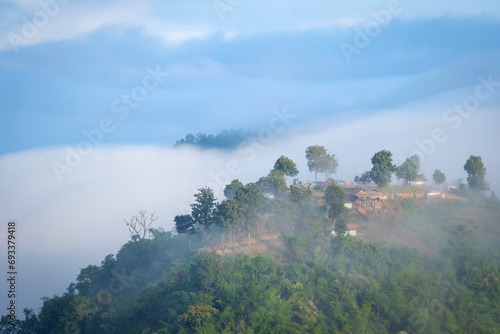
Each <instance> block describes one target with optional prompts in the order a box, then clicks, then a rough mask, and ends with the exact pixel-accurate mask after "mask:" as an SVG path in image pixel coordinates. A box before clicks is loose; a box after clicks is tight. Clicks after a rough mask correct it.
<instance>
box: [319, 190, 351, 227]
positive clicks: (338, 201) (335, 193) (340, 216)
mask: <svg viewBox="0 0 500 334" xmlns="http://www.w3.org/2000/svg"><path fill="white" fill-rule="evenodd" d="M325 204H326V205H327V206H328V218H330V219H331V220H332V222H333V223H334V224H335V233H337V235H344V234H345V232H346V231H347V224H346V222H347V216H348V210H347V208H346V207H345V205H344V204H345V192H344V190H343V189H342V188H340V187H339V186H338V185H336V184H331V185H329V186H328V187H326V190H325Z"/></svg>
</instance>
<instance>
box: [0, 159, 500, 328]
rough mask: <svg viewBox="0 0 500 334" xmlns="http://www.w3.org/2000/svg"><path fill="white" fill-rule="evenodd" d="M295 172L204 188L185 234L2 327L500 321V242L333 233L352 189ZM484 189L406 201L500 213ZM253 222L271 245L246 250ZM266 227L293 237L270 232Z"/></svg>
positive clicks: (127, 247)
mask: <svg viewBox="0 0 500 334" xmlns="http://www.w3.org/2000/svg"><path fill="white" fill-rule="evenodd" d="M389 158H390V157H389ZM283 175H284V174H283V172H278V171H276V170H274V171H272V172H271V173H270V175H269V176H268V177H266V178H262V179H261V180H260V181H259V182H257V183H248V184H246V185H244V184H243V183H241V182H240V181H238V180H234V181H233V182H232V183H231V184H229V185H228V186H227V187H226V189H225V191H224V194H225V195H226V197H227V198H226V199H225V200H223V201H222V202H220V203H216V202H215V198H214V196H213V192H212V191H211V190H210V189H209V188H202V189H199V192H198V193H196V194H195V196H194V203H193V205H192V213H191V214H190V215H183V216H177V217H175V218H174V221H175V228H176V230H177V232H178V234H175V235H174V234H173V233H172V232H166V231H164V230H162V229H150V230H149V236H148V237H145V238H132V239H131V240H130V241H129V242H127V243H126V244H124V245H123V246H122V247H121V249H120V250H119V251H118V253H117V254H116V256H115V255H113V254H110V255H108V256H106V257H105V259H104V260H103V261H102V262H101V264H100V265H89V266H87V267H86V268H83V269H81V271H80V274H79V275H78V276H77V277H76V282H75V283H71V284H70V285H69V287H68V289H67V292H66V293H64V294H63V295H62V296H53V297H52V298H45V299H44V302H43V307H42V308H41V310H40V312H39V313H38V314H36V313H35V312H33V311H32V310H25V316H26V320H24V321H19V320H18V321H17V326H15V327H12V326H10V325H7V323H8V319H7V317H5V316H3V317H2V319H1V322H0V331H1V333H40V334H48V333H54V334H55V333H57V334H59V333H81V334H86V333H141V334H143V333H150V334H151V333H400V332H407V333H499V332H500V320H499V319H500V271H499V268H500V257H499V255H498V254H499V252H498V251H497V249H496V248H495V249H492V248H491V247H490V248H487V249H481V250H479V249H478V248H476V246H475V245H474V243H473V236H472V235H471V234H470V233H463V234H457V235H456V237H454V238H453V240H448V241H447V242H443V243H442V247H441V248H440V251H439V252H437V253H436V254H435V256H434V257H426V256H423V255H421V254H420V253H418V252H417V251H416V250H415V249H412V248H409V247H408V246H387V245H385V244H382V243H367V242H363V241H362V240H361V239H359V238H357V237H352V236H350V235H345V234H344V233H337V234H336V235H337V236H335V237H332V236H331V235H330V231H331V229H332V227H333V226H334V225H335V228H336V230H337V232H342V231H344V230H345V228H346V225H345V222H346V220H347V219H348V215H349V214H348V210H347V209H346V208H345V206H344V201H345V196H346V195H345V193H344V190H343V189H342V188H340V187H338V186H337V185H335V184H331V185H329V186H328V187H326V188H325V189H322V190H317V191H315V192H313V191H312V189H311V186H310V185H308V184H304V183H302V182H300V181H299V180H298V179H295V180H293V183H292V185H291V186H290V187H287V186H286V184H285V183H284V177H283ZM474 194H475V193H474ZM474 196H476V197H470V200H469V201H467V202H465V201H451V200H450V201H448V202H446V203H447V204H444V206H443V204H439V203H438V202H436V203H434V204H431V205H429V206H428V209H427V210H426V209H424V207H423V206H419V207H417V206H415V204H414V199H406V200H404V201H399V202H394V203H393V205H394V206H395V208H394V210H395V212H398V214H406V215H407V216H408V217H407V218H408V219H411V218H412V217H420V218H421V219H423V220H429V221H430V220H433V222H432V224H433V225H436V224H438V223H439V222H440V221H448V220H450V219H453V217H454V216H452V214H453V211H457V210H451V209H450V207H457V206H460V205H464V206H469V207H470V209H471V210H472V209H474V210H480V211H481V212H482V214H483V215H488V214H489V213H492V212H494V213H495V215H491V217H498V215H499V214H500V213H499V212H498V211H499V205H498V200H497V199H496V197H493V196H492V197H491V198H489V199H485V198H482V197H480V196H481V195H478V194H475V195H474ZM426 215H429V216H428V217H427V216H426ZM201 230H204V233H198V232H200V231H201ZM209 231H210V233H209ZM228 232H229V233H230V236H231V238H230V240H231V249H232V251H229V249H226V248H227V245H225V244H224V241H225V240H226V239H227V238H226V234H227V233H228ZM251 232H252V233H253V234H254V235H255V238H257V240H259V241H257V242H254V244H256V245H265V244H267V245H270V247H269V248H266V251H263V252H254V253H253V256H249V255H245V254H244V252H240V253H237V252H233V251H234V249H235V247H236V246H238V247H240V249H243V247H247V248H246V250H247V251H248V252H251V251H252V248H251V242H250V241H251ZM209 235H210V237H209ZM266 235H267V236H278V235H280V236H281V237H279V239H278V240H277V241H275V242H274V243H271V242H270V241H269V239H268V238H267V239H266V238H264V237H265V236H266ZM271 246H272V247H274V250H272V247H271ZM281 246H283V247H281Z"/></svg>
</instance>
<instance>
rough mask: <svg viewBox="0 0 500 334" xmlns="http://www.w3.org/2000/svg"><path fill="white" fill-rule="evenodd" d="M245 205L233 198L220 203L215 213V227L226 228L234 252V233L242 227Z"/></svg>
mask: <svg viewBox="0 0 500 334" xmlns="http://www.w3.org/2000/svg"><path fill="white" fill-rule="evenodd" d="M246 209H247V205H246V204H243V203H241V202H240V201H238V200H237V199H235V198H232V199H227V200H224V201H222V202H221V203H220V204H219V205H218V206H217V210H216V211H215V217H216V222H217V225H219V226H221V227H225V228H227V229H228V230H229V231H230V232H231V240H232V243H233V250H234V231H235V230H237V229H238V228H239V227H240V226H241V225H243V223H244V220H245V215H244V213H245V210H246Z"/></svg>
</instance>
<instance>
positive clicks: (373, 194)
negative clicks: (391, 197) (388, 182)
mask: <svg viewBox="0 0 500 334" xmlns="http://www.w3.org/2000/svg"><path fill="white" fill-rule="evenodd" d="M354 196H356V197H358V198H368V197H369V198H372V199H373V198H380V199H387V194H384V193H382V192H380V191H376V190H372V189H362V190H360V191H358V192H357V193H355V194H354Z"/></svg>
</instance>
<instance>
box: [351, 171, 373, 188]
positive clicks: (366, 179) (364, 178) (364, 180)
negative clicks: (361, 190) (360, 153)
mask: <svg viewBox="0 0 500 334" xmlns="http://www.w3.org/2000/svg"><path fill="white" fill-rule="evenodd" d="M354 182H356V183H357V184H362V185H367V184H369V183H370V182H372V177H371V171H366V172H364V173H363V174H361V176H358V175H356V176H355V177H354Z"/></svg>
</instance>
